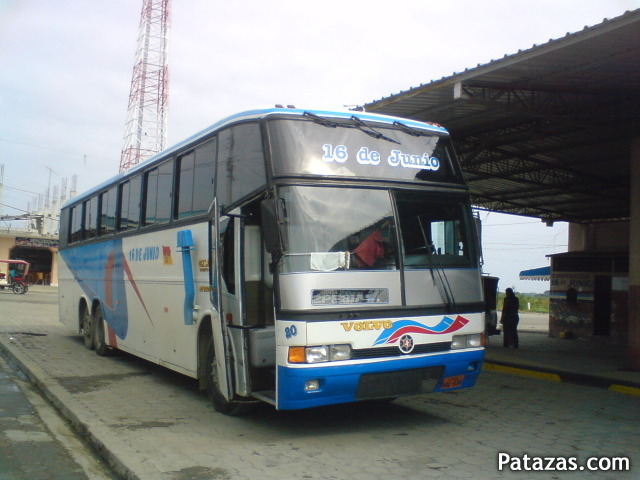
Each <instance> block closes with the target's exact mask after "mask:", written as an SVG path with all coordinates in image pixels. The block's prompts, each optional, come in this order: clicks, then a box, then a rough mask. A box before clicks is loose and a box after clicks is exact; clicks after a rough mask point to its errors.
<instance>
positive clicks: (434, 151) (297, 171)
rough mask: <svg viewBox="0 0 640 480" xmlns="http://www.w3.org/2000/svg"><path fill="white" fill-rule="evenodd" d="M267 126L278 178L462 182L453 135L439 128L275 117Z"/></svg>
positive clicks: (274, 170) (274, 169)
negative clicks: (437, 129)
mask: <svg viewBox="0 0 640 480" xmlns="http://www.w3.org/2000/svg"><path fill="white" fill-rule="evenodd" d="M332 127H333V128H332ZM267 130H268V132H269V139H270V144H271V149H272V167H273V173H274V175H275V176H276V177H277V176H296V177H301V176H305V177H306V176H322V177H325V178H326V177H334V178H344V177H349V178H359V179H375V180H390V181H401V182H412V183H414V182H415V183H423V182H439V183H442V182H444V183H455V184H461V183H462V182H463V180H462V176H461V174H460V171H459V168H458V167H457V165H456V162H455V156H454V153H453V149H452V148H451V142H450V140H449V137H448V136H447V135H445V134H441V133H439V132H437V131H434V132H430V131H428V130H418V129H409V128H408V127H406V126H404V125H396V126H389V125H386V126H380V125H375V124H373V123H371V124H368V123H364V122H356V121H355V120H348V119H347V120H342V121H341V122H328V123H318V122H316V121H313V120H291V119H275V120H270V121H268V122H267Z"/></svg>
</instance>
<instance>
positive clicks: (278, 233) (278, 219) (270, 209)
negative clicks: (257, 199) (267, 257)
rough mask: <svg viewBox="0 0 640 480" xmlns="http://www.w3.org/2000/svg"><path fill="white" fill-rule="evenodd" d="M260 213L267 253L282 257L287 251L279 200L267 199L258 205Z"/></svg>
mask: <svg viewBox="0 0 640 480" xmlns="http://www.w3.org/2000/svg"><path fill="white" fill-rule="evenodd" d="M260 209H261V213H262V238H263V239H264V244H265V247H266V248H267V252H269V253H270V254H272V255H276V256H279V255H282V253H284V251H285V250H286V249H287V242H286V236H285V232H284V221H283V220H282V219H283V218H284V205H283V204H282V200H280V199H279V198H268V199H266V200H263V201H262V203H261V204H260Z"/></svg>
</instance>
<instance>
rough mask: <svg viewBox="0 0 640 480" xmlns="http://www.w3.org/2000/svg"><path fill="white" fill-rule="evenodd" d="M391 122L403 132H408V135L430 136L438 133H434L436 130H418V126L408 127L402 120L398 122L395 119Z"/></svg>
mask: <svg viewBox="0 0 640 480" xmlns="http://www.w3.org/2000/svg"><path fill="white" fill-rule="evenodd" d="M393 124H394V125H395V126H397V127H400V129H401V130H402V131H403V132H405V133H408V134H409V135H411V136H414V137H431V136H433V135H438V133H436V132H428V131H425V130H420V129H418V128H413V127H410V126H408V125H405V124H404V123H402V122H398V121H397V120H396V121H395V122H393Z"/></svg>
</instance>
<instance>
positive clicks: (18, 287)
mask: <svg viewBox="0 0 640 480" xmlns="http://www.w3.org/2000/svg"><path fill="white" fill-rule="evenodd" d="M12 288H13V293H15V294H16V295H24V294H25V293H27V287H26V285H24V284H22V283H14V284H13V287H12Z"/></svg>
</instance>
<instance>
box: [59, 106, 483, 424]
mask: <svg viewBox="0 0 640 480" xmlns="http://www.w3.org/2000/svg"><path fill="white" fill-rule="evenodd" d="M61 219H62V221H61V229H60V256H61V259H62V261H61V262H60V272H59V292H60V294H59V295H60V318H61V320H62V322H63V323H65V324H66V325H68V326H70V327H71V328H73V329H74V330H75V331H77V332H79V333H80V334H82V335H83V337H84V342H85V345H86V346H87V347H88V348H90V349H95V350H96V352H97V353H98V354H99V355H107V354H109V353H110V352H111V351H113V350H115V349H119V350H123V351H126V352H128V353H131V354H133V355H137V356H140V357H142V358H144V359H147V360H149V361H152V362H155V363H158V364H160V365H163V366H166V367H168V368H171V369H173V370H175V371H178V372H181V373H183V374H186V375H188V376H190V377H193V378H195V379H198V380H199V384H200V386H201V388H203V389H205V388H206V389H207V390H208V392H209V395H210V397H211V399H212V401H213V404H214V407H215V408H216V409H217V410H218V411H221V412H224V413H227V414H239V413H241V412H243V411H244V410H246V408H247V407H248V406H250V405H251V404H252V403H256V402H257V401H264V402H267V403H270V404H272V405H273V406H275V408H277V409H300V408H307V407H316V406H322V405H329V404H336V403H343V402H354V401H360V400H369V399H389V398H395V397H400V396H405V395H415V394H422V393H427V392H433V391H448V390H453V389H459V388H465V387H471V386H473V385H474V384H475V382H476V379H477V377H478V374H479V372H480V370H481V368H482V361H483V356H484V333H483V331H484V318H483V311H484V304H483V297H482V286H481V277H480V265H479V245H478V236H477V234H476V231H475V224H474V220H473V217H472V212H471V207H470V202H469V194H468V190H467V188H466V186H465V183H464V181H463V177H462V173H461V170H460V167H459V165H458V163H457V161H456V158H455V155H454V152H453V149H452V146H451V143H450V139H449V135H448V133H447V131H446V130H445V129H444V128H442V127H441V126H439V125H435V124H427V123H421V122H416V121H413V120H408V119H399V118H393V117H387V116H382V115H375V114H369V113H362V112H327V111H311V110H301V109H294V108H273V109H264V110H255V111H249V112H245V113H242V114H238V115H235V116H232V117H230V118H227V119H225V120H223V121H221V122H219V123H216V124H215V125H213V126H212V127H210V128H208V129H206V130H204V131H202V132H200V133H198V134H196V135H194V136H193V137H191V138H189V139H187V140H186V141H184V142H182V143H180V144H178V145H176V146H174V147H172V148H170V149H168V150H166V151H164V152H162V153H160V154H158V155H156V156H154V157H153V158H151V159H149V160H147V161H145V162H143V163H141V164H139V165H137V166H135V167H133V168H131V169H129V170H128V171H126V172H124V173H122V174H119V175H118V176H116V177H114V178H112V179H111V180H109V181H107V182H105V183H103V184H101V185H99V186H97V187H95V188H93V189H91V190H90V191H88V192H86V193H84V194H82V195H79V196H77V197H75V198H73V199H71V200H69V201H68V202H67V203H66V204H65V205H64V206H63V208H62V217H61Z"/></svg>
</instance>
